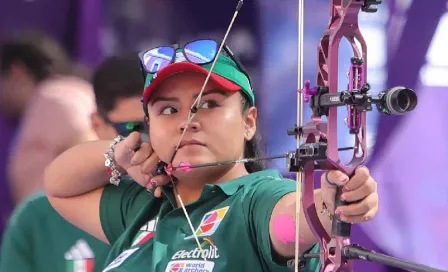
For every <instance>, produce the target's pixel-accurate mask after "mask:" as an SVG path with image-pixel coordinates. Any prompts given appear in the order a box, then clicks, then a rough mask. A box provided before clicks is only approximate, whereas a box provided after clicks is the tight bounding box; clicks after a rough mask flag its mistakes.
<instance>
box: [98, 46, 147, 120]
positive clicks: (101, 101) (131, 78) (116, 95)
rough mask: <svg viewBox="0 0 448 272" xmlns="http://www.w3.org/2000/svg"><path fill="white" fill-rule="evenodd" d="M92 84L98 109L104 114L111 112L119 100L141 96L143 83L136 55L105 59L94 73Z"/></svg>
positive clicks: (125, 54) (128, 54) (132, 53)
mask: <svg viewBox="0 0 448 272" xmlns="http://www.w3.org/2000/svg"><path fill="white" fill-rule="evenodd" d="M92 83H93V89H94V91H95V97H96V103H97V105H98V108H100V109H101V110H103V111H106V112H109V111H111V110H113V108H114V107H115V104H116V102H117V100H118V99H120V98H128V97H134V96H141V95H142V92H143V85H144V82H143V79H142V76H141V71H140V62H139V59H138V57H137V54H136V53H134V52H131V53H123V54H121V55H118V56H113V57H109V58H107V59H106V60H105V61H104V62H103V63H102V64H101V65H100V66H99V67H98V69H97V70H96V71H95V73H94V75H93V78H92Z"/></svg>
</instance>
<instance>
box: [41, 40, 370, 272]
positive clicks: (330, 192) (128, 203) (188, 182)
mask: <svg viewBox="0 0 448 272" xmlns="http://www.w3.org/2000/svg"><path fill="white" fill-rule="evenodd" d="M217 52H218V53H217ZM219 52H220V50H218V44H217V42H215V41H212V40H196V41H193V42H190V43H187V44H186V45H184V46H183V47H182V48H175V47H170V46H167V47H158V48H154V49H151V50H147V51H145V52H143V53H141V54H140V60H141V64H142V70H143V71H144V76H145V82H146V83H145V89H144V95H143V98H142V101H143V111H144V113H145V114H146V116H147V117H148V125H149V130H150V143H148V142H142V140H141V138H140V135H139V134H138V133H133V134H131V135H130V136H128V137H127V138H122V137H117V138H116V139H115V140H114V141H113V142H112V143H111V142H108V141H95V142H87V143H84V144H81V145H78V146H75V147H73V148H71V149H69V150H68V151H66V152H65V153H63V154H62V155H60V156H59V157H58V158H57V159H56V160H55V161H54V162H53V163H52V164H51V165H50V166H49V167H48V169H47V171H46V177H45V180H46V189H47V194H48V198H49V199H50V201H51V203H52V205H53V206H54V207H55V209H56V210H57V211H58V212H59V213H60V214H61V215H62V216H64V217H65V218H66V219H67V220H68V221H70V222H72V223H73V224H75V225H76V226H78V227H79V228H81V229H83V230H85V231H87V232H89V233H91V234H92V235H94V236H96V237H98V238H99V239H101V240H103V241H104V242H107V243H109V244H111V245H113V247H112V250H111V252H110V255H109V258H108V261H107V263H106V264H105V269H104V271H117V272H118V271H215V272H216V271H234V272H238V271H288V270H289V269H288V268H287V266H286V263H287V261H288V260H289V259H292V258H293V257H294V245H295V244H294V241H295V240H294V237H295V221H294V217H295V199H296V198H295V190H296V188H295V181H293V180H289V179H284V178H282V176H281V175H280V173H279V172H278V171H276V170H264V168H263V166H262V164H260V163H259V162H247V163H245V164H242V163H224V164H213V163H214V162H222V161H232V160H238V159H242V158H250V157H256V156H257V155H259V148H260V146H259V145H258V135H257V108H256V107H255V95H254V92H253V90H252V88H251V84H250V79H249V76H248V74H247V73H246V72H245V70H244V68H243V67H242V65H241V64H240V63H239V62H238V61H237V60H236V58H235V57H234V56H233V55H232V53H231V51H230V50H229V49H228V47H227V46H224V47H223V50H222V52H221V53H219ZM213 62H215V63H213ZM212 66H214V67H213V69H212ZM210 70H211V71H212V72H210ZM209 72H210V77H209V78H208V77H207V74H208V73H209ZM206 79H207V81H206ZM161 163H164V164H163V165H165V171H156V170H157V169H159V170H160V167H159V168H157V166H158V165H159V166H160V165H161ZM105 164H106V166H108V167H105ZM201 164H208V165H209V166H208V167H197V168H196V167H193V166H194V165H201ZM188 165H191V167H189V166H188ZM176 167H177V168H176ZM125 175H126V178H125ZM335 185H339V186H341V185H343V186H344V193H343V195H342V197H343V199H344V200H346V201H348V202H354V203H353V204H349V205H346V206H340V207H339V208H338V209H337V210H336V211H334V198H335V191H336V190H335ZM148 191H149V192H154V193H153V194H152V193H150V194H148ZM315 198H316V203H317V209H318V210H326V209H328V211H334V212H336V213H338V214H340V216H341V219H342V220H343V221H346V222H349V223H360V222H365V221H368V220H370V219H372V217H374V216H375V214H376V212H377V210H378V195H377V191H376V182H375V181H374V180H373V178H372V177H370V175H369V171H368V169H367V168H365V167H361V168H358V169H357V171H356V172H355V174H354V176H353V177H352V178H351V179H349V178H348V177H347V176H346V175H344V174H343V173H342V172H339V171H329V172H328V173H326V174H324V175H323V178H322V182H321V189H318V190H316V191H315ZM319 216H320V220H321V221H322V223H323V225H324V226H326V228H327V229H328V230H329V229H330V228H331V219H330V217H331V213H328V212H327V213H325V212H323V213H320V214H319ZM300 219H301V220H300V221H299V224H300V226H299V227H300V237H301V241H300V243H301V244H300V251H301V254H303V253H305V252H309V251H313V252H317V251H318V246H317V244H316V242H317V241H316V239H315V237H314V236H313V234H312V232H311V230H310V228H309V227H308V225H307V223H306V220H305V217H304V215H303V211H302V214H301V218H300ZM183 269H184V270H183ZM317 270H318V260H317V259H316V261H314V262H312V261H310V262H308V263H307V264H306V271H317Z"/></svg>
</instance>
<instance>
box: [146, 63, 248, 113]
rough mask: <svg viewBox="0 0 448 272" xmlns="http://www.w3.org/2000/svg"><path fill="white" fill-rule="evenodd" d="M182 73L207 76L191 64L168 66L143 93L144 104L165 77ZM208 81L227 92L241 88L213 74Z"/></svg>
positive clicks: (206, 72) (199, 67) (202, 70)
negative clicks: (196, 73) (195, 73)
mask: <svg viewBox="0 0 448 272" xmlns="http://www.w3.org/2000/svg"><path fill="white" fill-rule="evenodd" d="M182 72H198V73H201V74H204V75H207V74H208V70H206V69H204V68H202V67H201V66H199V65H197V64H194V63H191V62H178V63H173V64H170V65H168V66H167V67H165V68H163V69H162V70H160V72H158V73H157V76H156V77H155V78H154V79H153V80H152V81H151V84H149V86H148V87H146V88H145V90H144V92H143V97H144V101H143V102H144V103H145V104H147V103H148V101H149V97H150V96H151V94H152V93H153V92H154V90H155V89H156V88H157V87H158V86H159V85H160V83H162V82H163V81H164V80H165V79H166V78H167V77H169V76H172V75H173V74H177V73H182ZM210 80H211V81H213V82H214V83H215V84H217V85H218V86H219V87H221V88H223V89H224V90H227V91H229V92H236V91H239V90H241V87H240V86H238V85H237V84H235V83H233V82H232V81H230V80H228V79H226V78H224V77H222V76H220V75H217V74H214V73H212V74H211V75H210Z"/></svg>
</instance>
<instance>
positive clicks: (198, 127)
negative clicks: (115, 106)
mask: <svg viewBox="0 0 448 272" xmlns="http://www.w3.org/2000/svg"><path fill="white" fill-rule="evenodd" d="M204 80H205V76H204V75H202V74H199V73H186V72H185V73H179V74H175V75H173V76H171V77H169V78H167V79H166V80H165V81H164V82H163V83H162V84H161V85H160V87H159V88H158V89H157V91H156V92H155V93H154V94H153V95H152V97H151V100H150V101H149V104H148V110H149V116H150V118H149V119H150V121H149V126H150V129H149V131H150V139H151V144H152V147H153V148H154V150H155V152H156V153H157V155H158V156H159V158H160V159H161V160H162V161H165V162H169V161H170V160H171V157H172V155H173V152H174V150H175V147H176V145H177V144H178V142H179V140H180V139H181V136H182V133H183V131H184V130H185V128H186V123H187V117H188V114H189V112H190V108H191V106H192V104H193V102H194V101H195V99H196V97H197V95H198V94H199V92H200V90H201V87H202V85H203V83H204ZM256 118H257V110H256V108H254V107H251V108H250V109H248V110H246V111H245V112H244V113H243V112H242V105H241V95H240V93H239V92H228V91H225V90H223V89H220V88H219V87H218V85H216V84H215V83H213V82H211V81H210V82H209V83H208V85H207V86H206V88H205V91H204V93H203V96H202V99H201V104H200V106H199V107H198V111H197V113H196V114H195V116H194V119H193V121H192V122H191V123H190V125H189V126H188V129H187V131H186V132H185V135H184V137H183V138H182V142H181V144H180V148H179V150H178V152H177V154H176V156H175V158H174V161H173V165H174V166H176V165H179V163H181V162H186V163H190V164H199V163H210V162H217V161H224V160H235V159H240V158H242V156H243V151H244V142H245V141H246V140H250V139H251V138H252V137H253V135H254V133H255V131H256Z"/></svg>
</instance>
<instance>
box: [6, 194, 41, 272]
mask: <svg viewBox="0 0 448 272" xmlns="http://www.w3.org/2000/svg"><path fill="white" fill-rule="evenodd" d="M27 206H28V203H27V202H23V203H22V204H20V205H19V206H18V207H17V208H16V209H15V210H14V212H13V214H12V215H11V217H10V218H9V221H8V224H7V227H6V230H5V232H4V234H3V240H2V245H1V249H0V272H7V271H11V269H14V271H17V272H33V271H34V269H35V268H34V255H33V248H32V243H30V241H32V230H33V225H34V223H33V220H31V219H30V218H33V217H32V216H30V214H29V213H30V212H31V213H33V211H30V209H28V208H26V207H27Z"/></svg>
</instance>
